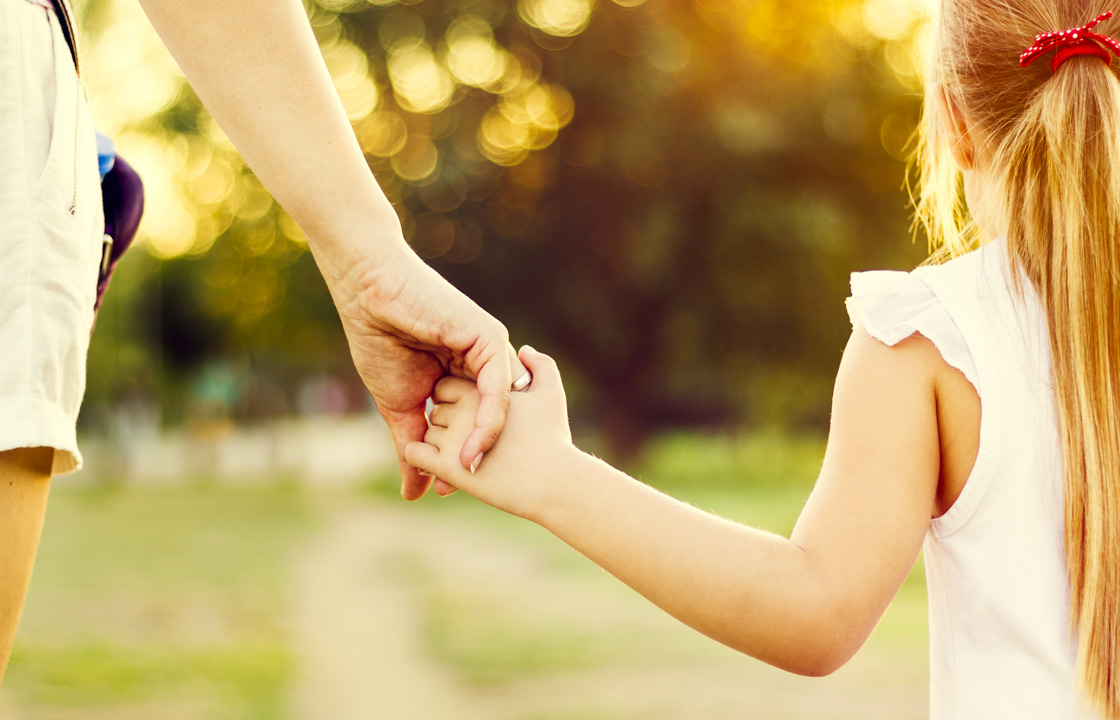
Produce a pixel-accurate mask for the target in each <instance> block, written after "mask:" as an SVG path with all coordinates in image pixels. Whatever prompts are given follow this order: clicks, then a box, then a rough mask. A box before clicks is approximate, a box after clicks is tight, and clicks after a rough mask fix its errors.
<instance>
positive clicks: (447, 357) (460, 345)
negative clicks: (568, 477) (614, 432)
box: [325, 251, 567, 500]
mask: <svg viewBox="0 0 1120 720" xmlns="http://www.w3.org/2000/svg"><path fill="white" fill-rule="evenodd" d="M325 276H327V277H328V287H330V290H331V294H332V296H333V297H334V301H335V305H336V306H337V307H338V311H339V317H340V318H341V320H342V326H343V329H344V330H345V332H346V337H347V340H348V341H349V344H350V354H351V357H352V358H353V361H354V366H355V367H356V368H357V370H358V373H359V374H360V375H361V377H362V380H363V382H364V383H365V385H366V387H367V389H368V390H369V391H370V394H371V395H372V396H373V399H374V401H375V402H376V403H377V407H378V410H379V411H380V412H381V415H382V417H383V418H384V419H385V422H386V424H387V425H388V426H389V431H390V433H391V435H392V438H393V445H394V447H395V448H396V452H397V459H398V461H399V463H400V472H401V478H402V485H401V494H402V496H404V498H405V499H407V500H416V499H419V498H421V497H423V496H424V494H425V493H426V492H427V491H428V489H429V488H430V487H431V486H432V484H433V482H434V484H435V490H436V492H437V493H438V494H440V495H447V494H450V493H451V492H454V490H455V487H454V486H453V482H448V481H449V480H452V479H453V478H454V479H459V480H462V478H463V476H464V475H468V476H469V475H471V474H472V473H471V472H470V468H471V467H472V466H473V467H476V468H477V467H478V466H479V464H480V463H481V462H482V461H483V459H484V458H485V457H486V456H487V453H489V452H490V451H491V449H492V448H494V445H495V443H496V442H497V440H498V436H499V434H501V433H502V432H503V427H504V426H505V424H506V416H507V413H508V411H509V408H510V390H511V386H512V384H513V382H514V381H515V380H517V379H518V378H521V377H522V376H523V375H524V373H525V372H526V369H527V368H526V367H525V366H524V365H523V364H522V362H521V360H519V359H518V356H517V354H516V353H515V352H514V350H513V348H512V347H511V346H510V344H509V333H508V332H507V330H506V328H505V327H504V326H503V325H502V324H501V323H500V322H499V321H498V320H496V319H495V318H494V317H492V316H491V315H490V314H488V313H487V312H485V311H484V310H482V308H480V307H479V306H478V305H477V304H475V303H474V302H473V301H472V300H470V298H468V297H467V296H465V295H464V294H463V293H461V292H459V291H458V290H457V289H455V288H454V287H453V286H451V285H450V284H449V283H448V282H447V281H446V280H444V279H443V278H442V277H441V276H440V275H439V274H438V273H436V272H435V271H434V270H432V269H431V268H430V267H428V266H427V265H426V264H425V263H424V262H423V261H421V260H420V259H419V258H418V257H417V256H416V255H415V254H413V253H411V252H409V251H405V252H401V253H398V254H396V256H395V257H393V258H391V259H388V260H386V259H384V258H382V259H380V260H379V261H377V262H369V263H359V264H357V265H355V266H354V267H351V268H347V269H346V271H345V272H340V273H338V274H337V275H336V274H333V273H332V274H329V275H328V274H326V273H325ZM523 354H524V353H523ZM530 355H531V356H533V357H537V356H539V354H535V355H533V354H532V353H530ZM541 357H543V356H541ZM529 369H531V368H529ZM533 374H534V375H536V373H535V372H534V373H533ZM444 378H447V380H446V381H444V382H442V383H441V384H440V385H438V386H437V383H440V381H441V380H442V379H444ZM452 379H459V380H460V381H461V383H459V382H451V380H452ZM557 384H558V383H557ZM466 386H470V387H471V389H472V390H471V391H472V392H474V393H475V401H474V402H473V404H472V406H471V407H472V415H473V417H471V418H470V420H471V422H470V423H469V426H468V425H465V424H463V423H462V422H457V423H456V425H455V428H456V431H457V432H456V435H455V437H456V441H457V442H458V443H459V444H458V445H457V446H456V447H455V448H451V447H450V446H449V445H448V439H449V437H450V436H444V437H443V438H441V439H442V440H443V443H442V444H441V445H440V446H439V454H440V462H439V468H438V470H436V469H434V468H432V467H425V466H424V464H423V463H420V462H418V461H417V462H409V459H408V458H407V457H406V448H407V447H408V446H409V444H410V443H422V442H423V441H424V439H425V434H426V433H428V431H429V428H428V421H427V418H426V417H425V413H424V410H425V405H426V403H427V400H428V398H429V397H432V396H433V394H436V395H437V396H443V395H444V394H446V393H451V392H456V393H458V395H457V397H461V396H462V394H464V393H465V392H466V390H465V387H466ZM561 393H562V390H561ZM518 394H519V395H521V394H523V393H518ZM435 401H436V402H440V403H442V402H445V401H441V400H440V399H439V397H436V398H435ZM561 402H562V398H561ZM463 407H466V406H465V405H464V406H463ZM564 425H565V428H566V425H567V423H566V421H565V423H564ZM460 436H461V437H460ZM451 457H453V459H454V461H455V462H456V463H457V468H458V471H454V472H453V471H452V468H450V467H448V458H451ZM424 460H425V461H427V460H428V458H427V457H424ZM417 464H420V465H421V467H423V469H424V470H425V471H427V472H428V473H431V474H432V475H434V476H435V479H434V480H433V478H432V477H429V476H427V475H425V474H421V472H419V471H418V469H417V467H416V465H417Z"/></svg>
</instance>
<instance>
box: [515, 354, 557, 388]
mask: <svg viewBox="0 0 1120 720" xmlns="http://www.w3.org/2000/svg"><path fill="white" fill-rule="evenodd" d="M518 357H519V358H521V362H522V363H523V364H524V365H525V367H527V368H529V372H531V373H533V382H532V383H531V384H530V385H529V392H542V391H545V392H548V391H551V392H560V393H563V392H564V384H563V383H562V382H561V381H560V370H559V368H557V367H556V361H555V360H553V359H552V358H551V357H549V356H548V355H545V354H544V353H542V352H538V351H536V350H534V349H533V348H531V347H529V346H528V345H525V346H523V347H522V348H521V352H520V353H518Z"/></svg>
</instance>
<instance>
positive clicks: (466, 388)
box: [432, 375, 475, 403]
mask: <svg viewBox="0 0 1120 720" xmlns="http://www.w3.org/2000/svg"><path fill="white" fill-rule="evenodd" d="M474 389H475V384H474V383H473V382H471V381H470V380H464V379H463V378H461V377H455V376H453V375H448V376H447V377H445V378H443V379H441V380H440V381H439V382H437V383H436V387H435V390H433V391H432V400H433V401H434V402H437V403H454V402H459V400H460V399H461V398H462V397H463V396H464V395H466V394H467V393H469V392H472V391H473V390H474Z"/></svg>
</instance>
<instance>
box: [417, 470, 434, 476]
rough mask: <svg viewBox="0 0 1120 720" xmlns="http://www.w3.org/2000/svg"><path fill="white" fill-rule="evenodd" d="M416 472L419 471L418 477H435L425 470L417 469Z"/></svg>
mask: <svg viewBox="0 0 1120 720" xmlns="http://www.w3.org/2000/svg"><path fill="white" fill-rule="evenodd" d="M416 472H417V473H419V475H420V477H435V475H432V474H431V473H430V472H428V471H427V470H417V471H416Z"/></svg>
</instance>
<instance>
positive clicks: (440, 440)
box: [424, 425, 447, 450]
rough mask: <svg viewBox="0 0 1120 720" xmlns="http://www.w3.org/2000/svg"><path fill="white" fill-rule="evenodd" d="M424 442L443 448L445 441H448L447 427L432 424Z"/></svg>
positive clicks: (425, 434)
mask: <svg viewBox="0 0 1120 720" xmlns="http://www.w3.org/2000/svg"><path fill="white" fill-rule="evenodd" d="M424 442H426V443H428V444H429V445H434V446H435V447H437V448H439V449H441V450H442V449H443V445H444V443H445V442H447V428H444V427H440V426H439V425H433V426H431V427H430V428H428V431H427V432H426V433H424Z"/></svg>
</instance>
